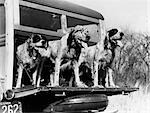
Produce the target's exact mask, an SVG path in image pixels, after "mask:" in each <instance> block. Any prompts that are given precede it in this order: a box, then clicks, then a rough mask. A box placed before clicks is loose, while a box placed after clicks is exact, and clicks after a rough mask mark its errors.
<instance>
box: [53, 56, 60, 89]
mask: <svg viewBox="0 0 150 113" xmlns="http://www.w3.org/2000/svg"><path fill="white" fill-rule="evenodd" d="M60 64H61V60H60V59H59V58H56V62H55V74H54V83H53V84H52V87H56V86H59V73H60Z"/></svg>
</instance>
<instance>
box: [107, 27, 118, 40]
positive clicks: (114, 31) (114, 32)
mask: <svg viewBox="0 0 150 113" xmlns="http://www.w3.org/2000/svg"><path fill="white" fill-rule="evenodd" d="M117 32H118V29H111V30H109V31H107V33H108V36H109V38H110V37H112V36H114V35H115V34H116V33H117Z"/></svg>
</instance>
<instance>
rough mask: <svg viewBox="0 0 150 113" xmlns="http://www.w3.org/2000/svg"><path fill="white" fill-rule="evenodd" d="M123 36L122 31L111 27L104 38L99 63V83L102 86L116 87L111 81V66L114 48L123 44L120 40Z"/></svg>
mask: <svg viewBox="0 0 150 113" xmlns="http://www.w3.org/2000/svg"><path fill="white" fill-rule="evenodd" d="M123 36H124V34H123V32H121V31H119V30H118V29H111V30H109V31H108V32H107V37H106V38H105V40H104V52H103V56H104V57H103V58H102V59H101V60H100V63H99V83H100V84H101V85H102V86H104V87H117V86H116V85H115V83H114V81H113V77H112V73H113V70H112V68H111V67H112V63H113V60H114V58H115V49H116V48H117V47H122V46H123V44H122V42H121V39H122V37H123Z"/></svg>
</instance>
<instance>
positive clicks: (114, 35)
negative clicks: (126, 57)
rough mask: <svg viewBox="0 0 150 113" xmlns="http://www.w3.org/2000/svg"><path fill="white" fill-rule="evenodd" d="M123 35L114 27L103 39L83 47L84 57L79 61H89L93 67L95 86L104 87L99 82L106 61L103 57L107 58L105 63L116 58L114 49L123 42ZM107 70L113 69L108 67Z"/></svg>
mask: <svg viewBox="0 0 150 113" xmlns="http://www.w3.org/2000/svg"><path fill="white" fill-rule="evenodd" d="M122 36H123V33H121V32H119V31H118V30H117V29H112V30H110V31H108V32H107V33H106V36H103V37H101V40H100V41H99V42H98V43H97V44H96V45H93V46H90V47H87V48H86V49H82V53H81V56H82V57H81V59H80V60H79V62H80V65H81V64H82V63H83V62H88V64H89V66H90V68H91V73H92V78H93V87H103V86H102V84H99V78H100V77H101V76H103V75H101V74H102V73H101V74H99V67H100V66H101V65H102V64H104V62H102V61H103V59H105V60H106V62H105V63H109V64H111V63H112V60H113V59H114V50H115V48H116V44H120V45H121V44H122V43H121V42H120V40H121V39H122ZM106 44H107V48H106ZM107 71H111V70H108V69H107ZM105 78H106V77H105ZM109 78H110V77H109ZM110 82H112V81H110Z"/></svg>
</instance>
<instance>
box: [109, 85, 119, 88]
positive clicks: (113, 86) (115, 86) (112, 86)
mask: <svg viewBox="0 0 150 113" xmlns="http://www.w3.org/2000/svg"><path fill="white" fill-rule="evenodd" d="M107 88H119V86H117V85H110V86H108V87H107Z"/></svg>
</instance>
